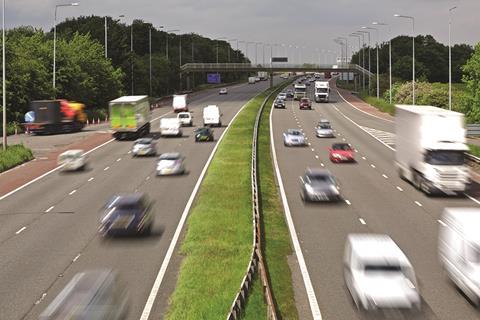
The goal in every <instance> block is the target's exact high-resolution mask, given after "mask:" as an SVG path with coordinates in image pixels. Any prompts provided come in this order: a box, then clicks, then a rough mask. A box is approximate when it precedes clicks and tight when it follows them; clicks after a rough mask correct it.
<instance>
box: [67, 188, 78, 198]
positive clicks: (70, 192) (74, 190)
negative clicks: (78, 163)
mask: <svg viewBox="0 0 480 320" xmlns="http://www.w3.org/2000/svg"><path fill="white" fill-rule="evenodd" d="M75 192H77V189H75V190H73V191H72V192H70V193H69V194H68V195H70V196H71V195H72V194H74V193H75Z"/></svg>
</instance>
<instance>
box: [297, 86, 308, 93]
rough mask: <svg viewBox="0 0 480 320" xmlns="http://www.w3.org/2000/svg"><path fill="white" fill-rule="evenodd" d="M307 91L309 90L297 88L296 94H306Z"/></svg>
mask: <svg viewBox="0 0 480 320" xmlns="http://www.w3.org/2000/svg"><path fill="white" fill-rule="evenodd" d="M306 91H307V88H302V87H300V88H295V92H299V93H305V92H306Z"/></svg>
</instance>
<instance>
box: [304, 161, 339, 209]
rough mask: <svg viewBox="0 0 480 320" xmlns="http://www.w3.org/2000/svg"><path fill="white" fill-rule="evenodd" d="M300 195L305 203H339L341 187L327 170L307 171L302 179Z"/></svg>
mask: <svg viewBox="0 0 480 320" xmlns="http://www.w3.org/2000/svg"><path fill="white" fill-rule="evenodd" d="M300 181H301V192H300V195H301V197H302V199H303V201H305V202H311V201H339V200H340V199H341V195H340V186H339V184H338V182H337V180H336V179H335V177H334V176H333V175H332V174H331V173H330V171H328V170H326V169H310V168H309V169H307V171H306V172H305V174H304V175H303V177H300Z"/></svg>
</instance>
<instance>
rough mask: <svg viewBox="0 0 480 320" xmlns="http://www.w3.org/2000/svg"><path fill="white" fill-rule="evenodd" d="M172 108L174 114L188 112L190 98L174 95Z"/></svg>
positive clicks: (184, 95)
mask: <svg viewBox="0 0 480 320" xmlns="http://www.w3.org/2000/svg"><path fill="white" fill-rule="evenodd" d="M172 106H173V111H174V112H188V96H187V95H186V94H175V95H173V101H172Z"/></svg>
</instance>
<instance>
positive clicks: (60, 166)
mask: <svg viewBox="0 0 480 320" xmlns="http://www.w3.org/2000/svg"><path fill="white" fill-rule="evenodd" d="M114 140H115V139H110V140H108V141H107V142H104V143H102V144H101V145H99V146H96V147H95V148H93V149H91V150H89V151H87V152H85V154H89V153H92V152H93V151H95V150H97V149H99V148H101V147H103V146H105V145H107V144H109V143H110V142H112V141H114ZM63 166H64V165H63V164H62V165H59V166H58V167H56V168H53V169H52V170H50V171H48V172H45V173H44V174H42V175H41V176H38V177H36V178H35V179H33V180H30V181H29V182H27V183H25V184H24V185H22V186H20V187H18V188H16V189H15V190H12V191H10V192H9V193H7V194H4V195H3V196H1V197H0V200H3V199H6V198H7V197H9V196H11V195H12V194H14V193H16V192H18V191H20V190H22V189H24V188H26V187H28V186H29V185H31V184H33V183H35V182H37V181H38V180H40V179H42V178H44V177H46V176H48V175H49V174H51V173H53V172H55V171H57V170H59V169H61V168H62V167H63Z"/></svg>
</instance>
